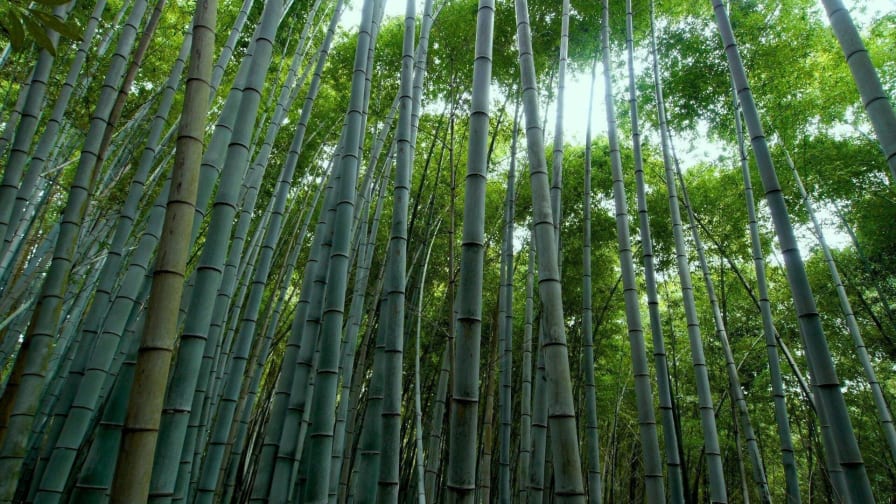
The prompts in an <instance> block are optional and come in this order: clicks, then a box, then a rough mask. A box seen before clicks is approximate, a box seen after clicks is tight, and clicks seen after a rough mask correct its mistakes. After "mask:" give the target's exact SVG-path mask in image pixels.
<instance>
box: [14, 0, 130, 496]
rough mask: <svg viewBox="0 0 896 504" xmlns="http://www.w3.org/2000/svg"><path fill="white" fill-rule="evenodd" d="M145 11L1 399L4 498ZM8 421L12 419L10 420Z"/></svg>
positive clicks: (101, 113)
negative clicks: (108, 123) (104, 133)
mask: <svg viewBox="0 0 896 504" xmlns="http://www.w3.org/2000/svg"><path fill="white" fill-rule="evenodd" d="M145 10H146V2H145V1H143V0H138V1H137V2H136V3H135V4H134V7H133V9H132V10H131V14H130V16H129V17H128V20H127V22H126V23H125V26H124V27H123V28H122V30H121V35H120V37H119V39H118V44H117V47H116V52H115V54H114V55H113V58H112V62H111V64H110V66H109V70H108V73H107V74H106V78H105V80H104V82H103V87H102V91H101V92H100V98H99V100H98V102H97V105H96V107H95V109H94V111H93V114H92V115H91V118H90V127H89V131H88V133H87V136H86V139H85V142H84V144H83V147H82V149H81V154H80V157H79V158H78V166H77V169H76V171H75V174H74V178H73V180H72V183H71V188H70V189H69V192H68V199H67V201H66V204H65V209H64V210H63V211H62V216H61V219H60V224H59V236H58V238H57V239H56V245H55V248H54V251H53V260H52V262H51V263H50V267H49V269H48V270H47V273H46V275H45V277H44V281H43V284H42V285H41V291H40V294H39V296H38V301H37V304H36V305H35V308H34V312H33V314H32V317H31V323H30V324H29V326H28V332H27V334H25V336H24V338H23V341H22V345H21V348H20V350H19V353H18V355H17V356H16V361H15V364H14V366H13V369H12V372H11V375H10V377H9V379H8V382H7V385H6V388H5V389H4V390H3V396H2V398H0V425H5V427H6V430H5V433H4V435H3V445H2V447H0V474H5V475H7V476H6V477H4V478H3V479H2V480H0V502H8V501H10V500H11V499H12V498H13V493H14V492H15V486H16V481H17V480H18V478H17V476H18V474H19V471H20V470H21V465H22V462H23V460H24V456H25V451H26V449H27V445H28V438H29V436H30V434H31V430H32V429H31V428H32V422H34V419H35V415H36V413H37V409H38V406H39V401H40V399H41V396H42V393H41V391H42V388H43V387H44V386H45V382H46V375H47V371H48V364H49V359H50V356H51V353H52V352H51V348H52V343H53V341H54V337H55V335H56V334H57V332H58V329H59V323H60V320H61V317H62V311H63V297H64V294H65V292H66V290H67V288H68V286H69V280H70V277H71V272H72V267H73V265H74V262H75V260H76V257H75V255H76V252H77V249H78V243H79V240H80V235H81V227H82V224H83V221H84V216H85V215H86V213H87V207H88V205H89V203H90V199H91V197H92V194H93V189H94V185H95V184H94V181H95V179H96V178H97V177H96V171H97V169H98V166H97V163H96V160H97V150H98V149H99V143H100V140H101V137H102V131H104V130H105V127H106V121H107V120H108V117H109V113H110V112H111V108H112V105H113V102H114V97H115V95H116V94H117V90H118V87H119V86H120V84H121V79H122V77H123V75H124V66H125V62H126V61H127V55H128V54H129V53H130V51H131V49H132V48H133V44H134V39H135V38H136V33H137V26H139V24H140V19H142V17H143V14H144V12H145ZM7 420H8V423H7Z"/></svg>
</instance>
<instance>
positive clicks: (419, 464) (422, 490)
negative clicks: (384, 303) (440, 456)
mask: <svg viewBox="0 0 896 504" xmlns="http://www.w3.org/2000/svg"><path fill="white" fill-rule="evenodd" d="M440 224H441V220H439V222H438V223H437V224H436V226H435V228H434V229H433V232H432V238H435V236H436V235H437V234H438V232H439V225H440ZM435 243H436V241H435V239H430V241H429V247H427V249H426V259H424V260H423V271H422V272H421V274H420V291H419V294H418V296H417V340H416V350H415V353H414V431H415V436H414V437H415V444H416V448H417V457H416V468H417V502H418V503H419V504H426V483H425V479H424V474H423V471H424V467H423V466H424V463H423V408H422V406H421V404H420V333H421V332H422V321H423V292H424V290H423V289H424V286H425V285H426V271H427V269H429V256H430V254H432V246H433V245H435Z"/></svg>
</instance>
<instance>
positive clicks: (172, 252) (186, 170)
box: [110, 0, 217, 502]
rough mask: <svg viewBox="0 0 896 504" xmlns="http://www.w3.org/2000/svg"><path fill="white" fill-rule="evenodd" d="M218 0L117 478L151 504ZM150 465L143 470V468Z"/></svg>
mask: <svg viewBox="0 0 896 504" xmlns="http://www.w3.org/2000/svg"><path fill="white" fill-rule="evenodd" d="M216 18H217V3H216V2H215V0H207V1H206V2H205V3H203V4H201V5H200V6H198V8H197V10H196V15H195V17H194V20H193V43H192V49H191V54H190V67H189V71H188V76H189V80H188V83H187V89H186V96H185V99H184V112H183V114H182V118H183V119H182V121H181V126H180V132H179V136H178V142H177V143H178V146H177V159H176V160H175V164H174V169H173V171H172V184H171V190H170V193H169V195H168V206H167V208H166V211H165V224H164V226H163V228H162V236H163V237H164V238H163V239H162V240H161V242H160V245H159V255H158V259H157V263H156V267H155V271H154V273H153V283H152V291H151V293H150V296H149V307H148V308H147V316H146V327H145V329H144V331H143V340H142V341H141V345H140V350H139V351H138V357H137V363H136V368H135V371H134V373H135V374H134V377H135V378H134V383H133V384H132V386H131V393H130V398H129V401H128V409H127V417H126V421H125V430H124V433H123V436H122V440H121V446H120V448H119V450H120V453H121V454H120V456H119V458H118V461H117V463H116V469H115V478H114V481H113V484H112V490H111V497H110V499H111V501H112V502H146V499H147V495H148V492H149V483H150V472H149V471H147V470H146V469H148V468H149V467H150V466H149V464H147V462H148V461H149V460H152V459H153V455H154V452H155V442H156V438H157V435H158V425H159V421H160V416H161V406H162V402H163V399H164V391H165V382H166V381H167V378H168V376H167V375H168V368H169V366H170V362H171V354H172V350H171V348H172V346H173V344H174V336H175V331H176V327H177V311H176V307H177V306H178V305H179V304H180V295H181V293H182V290H183V279H184V268H185V266H186V261H187V255H188V253H189V238H190V237H189V234H188V232H189V229H190V227H191V226H192V219H193V215H194V212H195V208H194V205H195V201H196V192H197V185H198V175H199V174H198V168H199V165H200V160H201V155H202V146H203V145H202V144H203V142H202V140H201V139H202V137H203V136H204V135H203V131H204V129H205V121H206V112H207V111H208V101H209V99H208V98H209V92H210V88H209V82H208V81H209V79H210V78H211V66H212V58H211V52H212V51H211V50H210V48H211V47H213V46H214V40H215V38H214V37H215V36H214V33H215V20H216ZM141 464H142V467H144V468H146V469H144V470H142V471H135V470H134V468H136V467H138V466H140V465H141Z"/></svg>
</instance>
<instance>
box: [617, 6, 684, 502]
mask: <svg viewBox="0 0 896 504" xmlns="http://www.w3.org/2000/svg"><path fill="white" fill-rule="evenodd" d="M628 7H629V9H628V13H627V19H628V22H627V25H626V33H627V34H628V37H627V39H628V44H627V45H628V79H629V100H630V103H631V105H630V113H631V115H632V145H633V150H634V151H635V153H636V154H635V156H634V157H635V186H636V191H637V200H638V223H639V231H640V237H641V250H642V259H643V261H644V280H645V287H646V291H647V311H648V314H649V317H650V333H651V338H652V340H653V360H654V366H655V367H656V381H657V394H658V396H659V407H660V416H661V417H662V418H661V420H662V423H663V445H664V448H665V454H666V477H667V479H668V481H669V499H670V501H671V502H673V503H678V504H683V503H684V491H685V489H684V481H683V477H682V463H681V459H680V458H679V439H678V434H677V432H676V429H675V413H674V410H673V408H672V395H671V394H672V392H671V386H670V383H669V364H668V361H667V359H666V347H665V343H664V342H663V323H662V317H661V314H660V305H659V295H658V292H657V280H656V267H655V263H654V254H653V238H652V237H651V232H650V219H649V217H648V213H647V188H646V184H645V182H644V163H643V159H642V157H641V156H640V150H641V145H640V131H639V128H638V126H637V124H638V121H637V102H636V97H635V81H634V79H635V74H634V40H633V38H634V37H633V32H634V28H633V26H632V18H633V17H634V16H633V13H632V9H631V5H628ZM650 45H651V53H652V54H653V53H656V32H655V22H654V4H653V1H651V2H650ZM654 64H656V59H654ZM653 74H654V79H658V78H659V73H658V71H657V68H656V67H654V68H653ZM656 82H658V81H655V83H656ZM656 85H657V86H658V84H656Z"/></svg>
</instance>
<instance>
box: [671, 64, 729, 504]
mask: <svg viewBox="0 0 896 504" xmlns="http://www.w3.org/2000/svg"><path fill="white" fill-rule="evenodd" d="M653 58H654V87H655V89H654V92H655V93H656V103H657V115H658V118H659V124H660V143H661V145H662V150H663V166H664V167H665V173H666V191H667V193H668V195H669V213H670V214H671V217H672V236H673V238H674V240H675V260H676V268H677V270H678V279H679V283H680V284H681V294H682V301H683V304H684V312H685V318H686V319H687V326H688V327H687V332H688V342H689V344H690V347H691V362H692V364H693V367H694V375H695V378H696V382H697V400H698V407H699V409H700V424H701V427H702V429H703V443H704V448H703V449H704V452H705V454H706V466H707V470H708V473H709V478H708V480H709V494H710V501H711V502H713V503H716V502H720V503H723V502H728V493H727V489H726V487H725V471H724V468H723V467H722V451H721V448H720V446H719V432H718V430H717V427H716V417H715V408H714V406H713V401H712V392H711V391H710V385H709V372H708V370H707V366H706V356H705V354H704V351H703V338H702V336H701V334H700V321H699V317H698V314H697V307H696V302H695V300H694V286H693V283H692V281H691V270H690V264H689V263H688V251H687V248H686V247H685V242H684V231H683V229H682V224H681V210H680V208H679V200H678V190H677V189H676V187H675V166H674V163H673V160H672V152H671V145H670V144H671V137H670V134H669V128H668V126H667V123H666V108H665V103H664V101H663V88H662V85H661V81H660V79H659V75H658V73H657V71H656V69H657V68H658V66H659V64H658V63H657V60H658V59H659V56H658V54H657V52H656V50H655V47H654V51H653Z"/></svg>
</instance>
